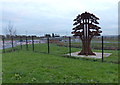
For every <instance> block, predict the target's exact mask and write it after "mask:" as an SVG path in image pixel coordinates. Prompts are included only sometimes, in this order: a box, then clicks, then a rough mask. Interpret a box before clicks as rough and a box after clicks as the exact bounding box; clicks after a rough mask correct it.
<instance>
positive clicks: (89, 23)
mask: <svg viewBox="0 0 120 85" xmlns="http://www.w3.org/2000/svg"><path fill="white" fill-rule="evenodd" d="M97 20H99V18H98V17H96V16H95V15H93V14H91V13H88V12H85V13H82V14H81V15H78V16H77V17H76V19H74V20H73V21H75V23H74V24H73V25H75V26H76V27H74V28H73V30H74V31H73V32H72V34H74V35H73V36H80V39H81V40H82V50H81V52H80V53H79V54H78V55H95V53H93V52H92V50H91V47H90V43H91V40H92V38H93V37H94V36H100V33H102V31H100V30H99V29H101V28H100V27H99V26H97V25H95V24H99V23H98V21H97Z"/></svg>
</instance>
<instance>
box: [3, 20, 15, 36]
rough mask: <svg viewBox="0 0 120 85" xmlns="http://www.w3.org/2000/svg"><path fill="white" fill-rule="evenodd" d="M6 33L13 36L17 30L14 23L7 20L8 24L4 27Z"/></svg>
mask: <svg viewBox="0 0 120 85" xmlns="http://www.w3.org/2000/svg"><path fill="white" fill-rule="evenodd" d="M5 32H6V35H9V36H10V37H11V36H15V35H16V33H17V31H16V28H15V27H14V25H13V24H12V23H11V22H10V21H9V23H8V25H7V26H6V27H5Z"/></svg>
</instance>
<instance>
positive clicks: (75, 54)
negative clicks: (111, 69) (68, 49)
mask: <svg viewBox="0 0 120 85" xmlns="http://www.w3.org/2000/svg"><path fill="white" fill-rule="evenodd" d="M78 53H79V52H74V53H71V56H72V57H85V58H98V59H99V58H102V53H98V52H94V53H95V54H96V55H88V56H86V55H78ZM111 54H112V53H104V55H103V57H109V56H110V55H111ZM67 55H70V54H67Z"/></svg>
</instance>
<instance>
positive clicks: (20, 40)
mask: <svg viewBox="0 0 120 85" xmlns="http://www.w3.org/2000/svg"><path fill="white" fill-rule="evenodd" d="M20 47H21V49H22V37H21V36H20Z"/></svg>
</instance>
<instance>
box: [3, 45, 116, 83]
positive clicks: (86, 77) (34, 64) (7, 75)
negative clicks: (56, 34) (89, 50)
mask: <svg viewBox="0 0 120 85" xmlns="http://www.w3.org/2000/svg"><path fill="white" fill-rule="evenodd" d="M50 46H51V47H50V54H47V49H46V48H47V45H46V44H36V45H35V52H33V51H32V49H31V48H32V47H31V45H29V50H28V51H26V50H25V46H23V50H17V51H15V52H8V53H3V56H2V64H3V67H2V70H3V81H2V82H3V83H118V64H117V63H112V62H111V61H114V62H118V55H117V54H118V53H117V51H115V50H106V51H105V52H110V53H112V55H111V56H110V57H109V58H105V61H108V62H100V61H101V60H93V59H90V60H86V59H83V58H80V59H73V58H67V57H63V55H64V54H66V53H68V48H67V47H59V46H56V45H52V44H51V45H50ZM18 47H19V46H18ZM18 47H17V48H18ZM76 51H79V49H78V48H72V52H76ZM94 51H96V52H100V50H94Z"/></svg>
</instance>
